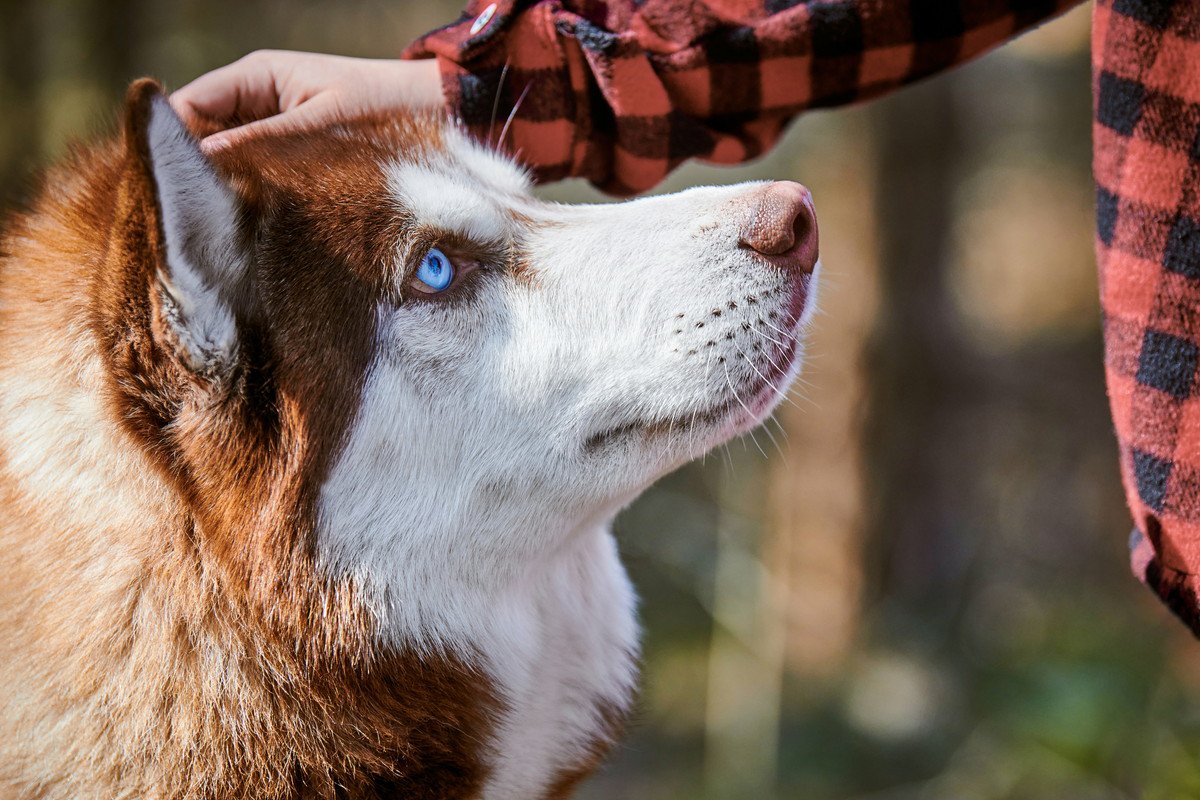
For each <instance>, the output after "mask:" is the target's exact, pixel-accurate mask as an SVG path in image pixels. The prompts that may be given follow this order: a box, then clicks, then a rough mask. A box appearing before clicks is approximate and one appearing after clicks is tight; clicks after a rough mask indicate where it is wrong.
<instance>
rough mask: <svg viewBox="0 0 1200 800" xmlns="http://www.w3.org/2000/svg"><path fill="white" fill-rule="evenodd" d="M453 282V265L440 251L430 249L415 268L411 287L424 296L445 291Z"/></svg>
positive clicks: (434, 248)
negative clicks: (415, 272) (415, 271)
mask: <svg viewBox="0 0 1200 800" xmlns="http://www.w3.org/2000/svg"><path fill="white" fill-rule="evenodd" d="M453 282H454V264H453V263H452V262H451V261H450V259H449V258H448V257H447V256H446V254H445V253H443V252H442V251H441V250H438V249H437V248H436V247H431V248H430V249H429V252H428V253H426V254H425V257H424V258H422V259H421V265H420V266H419V267H417V274H416V276H415V277H414V278H413V281H412V287H413V288H414V289H416V290H417V291H419V292H424V293H425V294H437V293H438V292H444V291H446V289H447V288H448V287H449V286H450V284H451V283H453Z"/></svg>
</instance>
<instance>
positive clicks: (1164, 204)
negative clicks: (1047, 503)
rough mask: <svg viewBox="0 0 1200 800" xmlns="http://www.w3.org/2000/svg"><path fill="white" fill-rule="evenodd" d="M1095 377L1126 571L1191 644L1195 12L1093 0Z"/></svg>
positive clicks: (1149, 1) (1194, 7) (1199, 65)
mask: <svg viewBox="0 0 1200 800" xmlns="http://www.w3.org/2000/svg"><path fill="white" fill-rule="evenodd" d="M1092 30H1093V34H1092V63H1093V87H1092V88H1093V94H1094V98H1095V119H1094V122H1093V125H1092V136H1093V144H1094V150H1095V178H1096V221H1097V237H1096V238H1097V241H1096V251H1097V260H1098V262H1099V267H1100V299H1101V306H1102V308H1103V312H1104V339H1105V360H1106V363H1105V372H1106V375H1107V379H1108V388H1109V402H1110V405H1111V407H1112V415H1113V422H1114V424H1115V427H1116V431H1117V442H1118V446H1119V451H1120V459H1121V477H1122V479H1123V481H1124V483H1125V491H1126V496H1127V497H1128V499H1129V505H1130V508H1131V510H1132V511H1133V517H1134V521H1135V523H1136V524H1137V527H1136V529H1135V530H1134V533H1133V537H1132V540H1131V545H1132V556H1133V568H1134V572H1135V573H1136V574H1137V575H1138V576H1139V577H1140V578H1142V579H1143V580H1144V581H1145V582H1146V583H1147V584H1149V586H1150V587H1151V588H1152V589H1153V590H1154V591H1155V592H1157V593H1158V595H1159V596H1160V597H1161V598H1162V599H1163V600H1164V601H1165V602H1166V603H1167V605H1168V606H1170V607H1171V608H1172V610H1174V611H1175V613H1176V614H1178V615H1179V616H1180V617H1181V618H1182V619H1183V620H1184V621H1185V622H1186V623H1187V624H1188V625H1189V626H1190V627H1191V628H1192V631H1193V632H1194V633H1196V634H1197V635H1200V603H1198V600H1197V596H1198V595H1197V593H1198V591H1200V385H1198V383H1197V366H1198V365H1200V3H1196V2H1191V1H1190V0H1188V1H1186V2H1185V1H1184V0H1178V1H1177V2H1169V0H1098V2H1097V3H1096V6H1095V11H1094V18H1093V26H1092Z"/></svg>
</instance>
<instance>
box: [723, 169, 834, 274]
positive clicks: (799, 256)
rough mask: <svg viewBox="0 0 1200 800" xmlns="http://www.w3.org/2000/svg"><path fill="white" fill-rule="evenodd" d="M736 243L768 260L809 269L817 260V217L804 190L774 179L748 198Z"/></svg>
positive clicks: (791, 266) (806, 191)
mask: <svg viewBox="0 0 1200 800" xmlns="http://www.w3.org/2000/svg"><path fill="white" fill-rule="evenodd" d="M752 202H753V205H752V207H751V209H750V214H749V217H748V218H747V219H746V222H745V223H744V224H743V227H742V232H741V237H740V238H739V240H738V243H739V244H741V245H742V246H744V247H749V248H750V249H752V250H754V251H756V252H758V253H761V254H762V255H764V256H768V257H769V259H770V261H771V262H772V263H775V264H778V265H779V266H782V267H786V268H788V269H795V270H798V271H800V272H805V273H808V272H812V270H813V267H814V266H815V265H816V263H817V243H818V236H817V216H816V213H815V212H814V210H813V203H812V195H811V194H810V193H809V191H808V189H806V188H804V187H803V186H801V185H800V184H798V183H795V182H793V181H775V182H774V183H771V184H769V185H768V186H767V187H766V188H764V189H762V190H761V192H760V193H759V195H758V198H757V200H755V201H752Z"/></svg>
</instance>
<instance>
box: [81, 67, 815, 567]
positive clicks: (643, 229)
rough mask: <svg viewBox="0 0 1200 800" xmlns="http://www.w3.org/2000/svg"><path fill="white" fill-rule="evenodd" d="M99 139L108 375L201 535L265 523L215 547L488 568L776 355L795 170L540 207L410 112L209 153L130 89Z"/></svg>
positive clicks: (786, 358) (530, 542)
mask: <svg viewBox="0 0 1200 800" xmlns="http://www.w3.org/2000/svg"><path fill="white" fill-rule="evenodd" d="M125 136H126V148H127V156H126V167H125V176H124V178H123V183H122V187H121V192H120V202H119V207H118V210H117V215H116V222H115V223H114V232H113V238H112V245H111V246H110V248H109V259H110V269H108V270H106V271H105V275H106V276H107V277H104V278H102V279H101V284H100V286H99V288H98V292H99V297H100V300H99V302H98V309H99V311H98V319H99V322H100V328H101V330H102V334H103V335H102V340H103V342H104V344H105V352H106V355H107V357H108V359H109V364H110V372H111V374H112V382H111V386H110V391H111V393H112V394H113V396H114V397H115V398H116V402H118V403H120V404H121V406H122V417H123V419H124V420H125V422H126V424H127V425H128V426H130V428H131V429H132V430H133V431H134V433H135V434H136V435H137V436H139V437H140V438H141V440H142V442H143V443H144V445H145V446H146V447H147V448H148V449H149V450H150V451H151V452H152V453H154V454H155V456H156V457H157V458H158V459H159V460H160V462H161V463H162V465H163V467H164V469H165V470H166V471H167V473H168V474H169V475H170V476H171V477H172V479H173V480H175V481H176V483H177V485H178V486H179V487H180V491H181V492H182V493H183V495H184V496H185V497H186V498H187V499H188V502H189V503H190V504H191V505H192V507H193V508H194V510H195V513H196V518H197V520H198V529H199V530H200V531H201V533H202V534H203V532H204V530H205V529H206V528H212V529H216V528H221V527H225V528H230V527H238V526H241V527H253V526H254V525H256V524H258V522H259V521H262V520H267V519H273V520H278V519H286V520H289V521H290V522H289V524H288V526H287V532H286V534H285V533H280V531H279V530H276V531H275V533H273V534H272V535H271V536H268V537H265V538H264V539H262V540H261V541H259V540H256V539H254V538H253V537H246V538H243V539H241V544H240V545H239V547H243V548H245V547H266V548H281V547H287V548H293V547H294V546H295V542H296V541H303V542H305V543H306V546H307V547H311V550H312V553H313V555H314V557H315V558H316V559H317V561H319V562H320V563H321V564H323V565H324V567H325V568H326V569H328V570H330V571H331V572H332V573H335V574H341V575H345V574H350V575H355V576H358V577H360V578H361V579H362V580H364V581H367V582H370V581H371V580H372V579H373V575H374V574H375V573H376V572H377V571H378V570H380V569H382V568H383V566H385V565H392V566H393V567H394V568H395V569H396V570H398V571H401V572H403V571H405V570H406V569H407V570H409V571H410V572H412V571H413V570H415V569H417V567H416V566H414V565H427V566H426V567H424V569H427V570H428V571H429V572H430V575H428V576H426V577H428V578H429V579H430V580H431V581H436V580H440V579H444V578H445V577H446V576H447V575H459V576H461V577H465V578H469V579H470V580H472V581H475V582H480V581H489V580H493V579H494V578H495V577H496V576H497V575H500V574H508V575H511V574H512V572H513V571H514V570H520V569H524V568H526V567H527V566H528V565H529V564H531V563H535V562H536V561H537V560H538V559H540V558H543V557H546V556H547V554H548V553H552V552H553V551H554V550H555V549H556V548H557V547H559V546H560V545H561V543H562V542H563V540H564V539H567V538H569V537H570V536H571V535H572V532H574V531H578V530H581V529H584V528H586V527H588V526H594V525H596V524H600V523H603V522H604V521H607V520H608V519H609V518H611V516H612V515H613V514H614V513H615V512H616V510H617V509H619V508H620V507H621V506H622V505H624V504H625V503H627V502H628V501H629V500H631V499H632V498H633V497H635V496H636V495H637V494H638V493H639V492H640V491H641V490H642V489H644V488H645V487H646V486H647V485H649V483H651V482H652V481H653V480H655V479H656V478H657V477H659V476H661V475H662V474H664V473H665V472H667V471H669V470H671V469H673V468H675V467H677V466H678V465H680V464H682V463H684V462H686V461H688V460H690V459H692V458H695V457H697V456H699V455H700V454H702V453H704V452H705V451H707V450H708V449H710V448H712V447H713V446H715V445H717V444H719V443H721V442H723V441H725V440H727V439H729V438H730V437H731V436H734V435H735V434H738V433H740V432H743V431H745V430H747V429H749V428H750V427H752V426H754V425H756V424H757V423H758V422H760V421H761V420H762V419H763V418H764V416H765V415H767V414H768V413H770V411H771V410H772V408H773V407H774V406H775V404H776V403H778V402H779V400H780V399H781V397H782V396H783V393H784V392H785V391H786V390H787V387H788V384H789V382H790V381H791V379H792V377H793V376H794V375H795V373H796V372H797V370H798V369H799V366H800V362H801V357H802V345H801V331H802V328H803V327H804V325H805V321H806V319H807V315H808V314H809V312H810V310H811V308H812V305H813V295H814V291H815V275H816V259H817V231H816V223H815V219H814V216H813V211H812V205H811V200H810V198H809V196H808V193H807V191H806V190H804V189H803V188H802V187H800V186H799V185H798V184H792V183H786V182H777V183H752V184H742V185H739V186H733V187H727V188H697V189H691V190H689V191H685V192H681V193H679V194H674V195H670V196H664V197H652V198H645V199H639V200H634V201H631V202H626V203H619V204H611V205H589V206H566V205H557V204H552V203H546V202H542V201H539V200H537V199H535V198H534V197H533V196H532V195H531V193H530V185H529V181H528V179H527V177H526V175H525V174H524V173H523V172H522V171H521V170H520V169H518V168H517V167H516V166H514V165H513V164H512V163H511V162H510V161H508V160H506V159H504V158H501V157H499V156H497V155H496V154H494V153H492V152H489V151H488V150H487V149H485V148H482V147H480V146H479V145H477V144H475V143H473V142H471V141H469V140H468V139H467V138H465V137H464V136H463V135H462V134H460V133H459V132H458V131H457V130H456V129H455V128H454V127H453V126H451V125H448V124H445V123H444V122H442V121H441V120H440V119H439V118H437V117H434V116H421V115H414V116H412V117H405V118H397V119H386V120H383V119H360V120H352V121H347V122H345V123H344V124H341V125H337V126H332V127H330V128H329V129H327V130H325V131H322V132H320V133H307V134H303V135H299V134H298V135H294V136H283V137H274V138H271V139H261V140H256V141H251V142H248V143H246V144H244V145H240V146H238V147H236V148H233V149H231V150H229V151H225V152H222V153H220V154H219V155H217V156H216V157H215V158H214V159H210V158H208V157H206V156H205V155H204V154H202V152H201V150H200V149H199V147H198V145H197V141H196V139H195V138H194V136H193V135H192V133H190V132H189V131H188V130H187V129H186V127H185V126H184V125H183V124H182V123H181V122H180V120H179V118H178V117H176V116H175V114H174V113H173V111H172V110H171V107H170V105H169V104H168V102H167V101H166V99H165V98H164V97H163V96H162V94H161V92H160V91H159V89H158V88H157V86H156V85H155V84H152V83H148V82H144V83H139V84H135V86H134V87H133V88H132V89H131V92H130V97H129V100H128V107H127V113H126V132H125ZM289 537H291V538H290V539H289ZM248 542H258V544H248ZM238 558H248V557H246V556H245V555H244V553H243V554H241V555H238ZM251 560H252V559H251Z"/></svg>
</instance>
